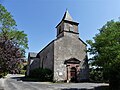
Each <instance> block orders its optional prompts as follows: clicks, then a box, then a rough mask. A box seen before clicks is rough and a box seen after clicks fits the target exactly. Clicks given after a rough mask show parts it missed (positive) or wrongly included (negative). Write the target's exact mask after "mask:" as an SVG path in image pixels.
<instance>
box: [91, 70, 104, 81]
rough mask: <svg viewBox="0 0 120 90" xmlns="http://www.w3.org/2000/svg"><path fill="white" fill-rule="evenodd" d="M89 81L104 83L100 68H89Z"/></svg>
mask: <svg viewBox="0 0 120 90" xmlns="http://www.w3.org/2000/svg"><path fill="white" fill-rule="evenodd" d="M89 79H90V81H92V82H104V79H103V70H102V68H91V69H90V75H89Z"/></svg>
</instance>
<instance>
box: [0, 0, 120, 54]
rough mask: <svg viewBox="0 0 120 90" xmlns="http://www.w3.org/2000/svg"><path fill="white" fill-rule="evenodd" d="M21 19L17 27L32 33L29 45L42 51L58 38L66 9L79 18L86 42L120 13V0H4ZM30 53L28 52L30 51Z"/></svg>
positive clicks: (30, 49)
mask: <svg viewBox="0 0 120 90" xmlns="http://www.w3.org/2000/svg"><path fill="white" fill-rule="evenodd" d="M0 3H1V4H2V5H3V6H5V7H6V9H7V10H8V11H9V12H10V13H11V15H12V16H13V18H14V19H15V21H16V23H17V28H18V29H19V30H22V31H24V32H25V33H26V34H27V35H28V41H29V42H28V45H29V49H28V50H26V52H27V53H28V52H39V51H40V50H41V49H42V48H44V47H45V46H46V45H47V44H48V43H49V42H51V41H52V40H53V39H55V38H56V28H55V27H56V25H57V24H58V23H59V22H60V21H61V19H62V17H63V15H64V13H65V11H66V9H68V11H69V13H70V15H71V16H72V18H73V19H74V20H75V21H77V22H79V37H80V38H81V39H82V40H83V41H84V42H86V40H89V39H92V38H93V37H94V36H95V34H97V33H98V32H99V30H98V29H100V28H101V27H102V26H103V25H104V24H105V23H106V22H107V21H110V20H118V18H119V17H120V0H0ZM26 56H27V54H26Z"/></svg>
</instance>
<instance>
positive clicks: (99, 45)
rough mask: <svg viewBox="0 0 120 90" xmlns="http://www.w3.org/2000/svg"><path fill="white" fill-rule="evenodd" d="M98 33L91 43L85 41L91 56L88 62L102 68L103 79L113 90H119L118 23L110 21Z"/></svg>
mask: <svg viewBox="0 0 120 90" xmlns="http://www.w3.org/2000/svg"><path fill="white" fill-rule="evenodd" d="M99 31H100V32H99V33H98V34H96V36H95V37H93V39H94V40H93V41H92V40H87V43H88V44H89V45H90V48H89V49H88V52H90V54H92V55H93V57H92V58H91V59H90V62H91V64H92V65H94V66H96V67H101V68H103V75H104V79H108V80H109V83H110V86H111V87H113V88H115V89H113V90H120V87H119V85H120V22H119V21H116V22H115V21H113V20H111V21H109V22H107V23H106V24H105V25H104V26H103V27H102V28H101V29H99ZM118 88H119V89H118ZM111 89H112V88H111Z"/></svg>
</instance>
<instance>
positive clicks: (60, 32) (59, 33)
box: [59, 26, 62, 34]
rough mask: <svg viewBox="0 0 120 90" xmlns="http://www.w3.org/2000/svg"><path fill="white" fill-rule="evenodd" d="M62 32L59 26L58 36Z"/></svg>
mask: <svg viewBox="0 0 120 90" xmlns="http://www.w3.org/2000/svg"><path fill="white" fill-rule="evenodd" d="M61 32H62V30H61V26H59V34H60V33H61Z"/></svg>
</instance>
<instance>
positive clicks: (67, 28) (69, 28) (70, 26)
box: [56, 10, 79, 38]
mask: <svg viewBox="0 0 120 90" xmlns="http://www.w3.org/2000/svg"><path fill="white" fill-rule="evenodd" d="M78 24H79V23H77V22H75V21H74V20H73V19H72V17H71V15H70V14H69V12H68V10H66V12H65V13H64V16H63V18H62V20H61V22H60V23H59V24H58V25H57V26H56V28H57V38H60V37H63V36H65V35H66V33H71V34H77V36H78V34H79V33H78Z"/></svg>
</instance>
